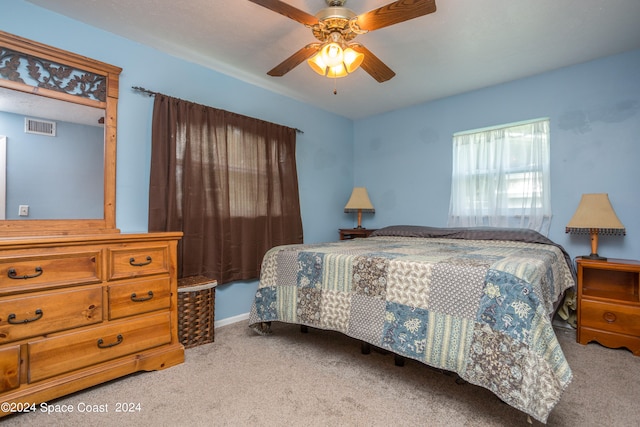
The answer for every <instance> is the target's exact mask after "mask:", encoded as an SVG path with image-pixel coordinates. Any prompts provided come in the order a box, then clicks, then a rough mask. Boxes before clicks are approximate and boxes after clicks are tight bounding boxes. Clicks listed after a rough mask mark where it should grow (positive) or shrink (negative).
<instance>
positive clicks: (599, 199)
mask: <svg viewBox="0 0 640 427" xmlns="http://www.w3.org/2000/svg"><path fill="white" fill-rule="evenodd" d="M565 232H567V233H575V234H589V235H590V236H591V255H586V256H583V257H582V258H587V259H599V260H606V259H607V258H605V257H601V256H600V255H598V236H599V235H600V234H602V235H609V236H614V235H618V236H624V235H625V234H626V230H625V228H624V225H622V223H621V222H620V220H619V219H618V216H617V215H616V213H615V211H614V210H613V206H611V202H610V201H609V195H608V194H606V193H599V194H583V195H582V199H580V204H579V205H578V209H576V212H575V213H574V214H573V218H571V221H569V224H567V227H566V229H565Z"/></svg>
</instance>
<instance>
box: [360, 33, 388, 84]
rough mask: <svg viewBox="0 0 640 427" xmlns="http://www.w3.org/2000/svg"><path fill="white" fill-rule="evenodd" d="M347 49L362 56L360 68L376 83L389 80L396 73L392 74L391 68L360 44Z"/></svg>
mask: <svg viewBox="0 0 640 427" xmlns="http://www.w3.org/2000/svg"><path fill="white" fill-rule="evenodd" d="M349 47H351V48H352V49H353V50H355V51H356V52H359V53H361V54H363V55H364V60H363V61H362V65H360V66H361V67H362V69H363V70H365V71H366V72H367V73H369V75H370V76H371V77H373V78H374V79H376V80H377V81H378V83H384V82H386V81H387V80H391V79H392V78H393V77H394V76H395V75H396V73H394V72H393V70H392V69H391V68H389V67H387V66H386V64H385V63H384V62H382V61H381V60H380V58H378V57H377V56H375V55H374V54H373V53H371V51H370V50H369V49H367V48H366V47H364V46H362V45H361V44H359V43H353V44H351V45H349Z"/></svg>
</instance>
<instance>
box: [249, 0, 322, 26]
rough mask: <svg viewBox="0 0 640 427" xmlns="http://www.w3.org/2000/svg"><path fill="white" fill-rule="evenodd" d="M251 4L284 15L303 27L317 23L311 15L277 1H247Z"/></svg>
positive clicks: (316, 19)
mask: <svg viewBox="0 0 640 427" xmlns="http://www.w3.org/2000/svg"><path fill="white" fill-rule="evenodd" d="M249 1H250V2H252V3H255V4H259V5H260V6H263V7H266V8H267V9H269V10H272V11H274V12H276V13H279V14H280V15H284V16H286V17H288V18H291V19H293V20H294V21H298V22H299V23H301V24H303V25H308V26H312V25H315V24H317V23H318V18H316V17H315V16H313V15H310V14H308V13H307V12H304V11H302V10H300V9H297V8H295V7H293V6H291V5H289V4H287V3H285V2H282V1H279V0H249Z"/></svg>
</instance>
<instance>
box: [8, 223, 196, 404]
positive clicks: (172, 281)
mask: <svg viewBox="0 0 640 427" xmlns="http://www.w3.org/2000/svg"><path fill="white" fill-rule="evenodd" d="M181 236H182V233H149V234H119V233H114V234H103V235H90V236H58V237H21V238H12V239H10V240H9V239H0V402H8V403H9V404H8V405H7V404H4V405H3V408H2V411H0V417H1V416H5V415H8V414H9V413H12V412H15V411H18V410H19V411H18V412H24V404H29V405H32V406H31V408H32V409H36V408H37V406H36V405H37V404H38V403H40V402H45V401H48V400H50V399H53V398H55V397H59V396H62V395H65V394H69V393H72V392H75V391H78V390H81V389H84V388H86V387H89V386H92V385H95V384H99V383H102V382H104V381H108V380H111V379H114V378H117V377H120V376H123V375H127V374H129V373H132V372H136V371H150V370H157V369H164V368H168V367H170V366H173V365H176V364H179V363H182V362H183V361H184V348H183V346H182V345H181V344H180V342H179V340H178V334H177V309H176V307H177V274H176V249H177V243H178V240H179V239H180V237H181ZM7 410H8V411H7ZM27 410H28V409H27Z"/></svg>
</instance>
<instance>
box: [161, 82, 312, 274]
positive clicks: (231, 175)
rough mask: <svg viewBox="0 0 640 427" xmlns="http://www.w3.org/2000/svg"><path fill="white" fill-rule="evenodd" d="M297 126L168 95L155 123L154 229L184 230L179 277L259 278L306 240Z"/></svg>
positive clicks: (179, 249)
mask: <svg viewBox="0 0 640 427" xmlns="http://www.w3.org/2000/svg"><path fill="white" fill-rule="evenodd" d="M295 144H296V131H295V129H292V128H288V127H284V126H280V125H276V124H273V123H268V122H265V121H262V120H258V119H254V118H251V117H246V116H242V115H239V114H234V113H230V112H228V111H224V110H219V109H215V108H211V107H206V106H203V105H199V104H195V103H192V102H187V101H183V100H181V99H176V98H172V97H169V96H166V95H162V94H156V95H155V102H154V108H153V123H152V150H151V181H150V186H149V231H182V232H183V233H184V237H183V238H182V241H181V242H180V245H179V248H178V252H179V253H178V261H179V263H178V265H179V271H178V274H179V277H188V276H193V275H204V276H207V277H210V278H213V279H216V280H218V283H227V282H231V281H235V280H246V279H255V278H257V277H258V276H259V272H260V264H261V262H262V257H263V256H264V254H265V252H266V251H267V250H268V249H270V248H272V247H274V246H277V245H281V244H289V243H302V220H301V217H300V202H299V198H298V178H297V172H296V158H295Z"/></svg>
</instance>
